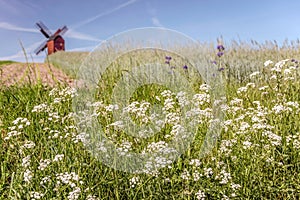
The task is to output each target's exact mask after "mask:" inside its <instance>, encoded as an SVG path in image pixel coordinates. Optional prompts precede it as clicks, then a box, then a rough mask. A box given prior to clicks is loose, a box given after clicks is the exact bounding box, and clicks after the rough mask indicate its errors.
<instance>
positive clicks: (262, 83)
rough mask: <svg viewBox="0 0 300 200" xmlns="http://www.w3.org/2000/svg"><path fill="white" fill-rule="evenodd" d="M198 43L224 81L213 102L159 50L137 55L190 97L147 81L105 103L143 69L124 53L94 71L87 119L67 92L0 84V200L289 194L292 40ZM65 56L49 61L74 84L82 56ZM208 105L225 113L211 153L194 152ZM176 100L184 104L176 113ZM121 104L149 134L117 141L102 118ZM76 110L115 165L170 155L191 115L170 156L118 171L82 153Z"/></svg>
mask: <svg viewBox="0 0 300 200" xmlns="http://www.w3.org/2000/svg"><path fill="white" fill-rule="evenodd" d="M202 45H203V46H202V47H201V48H204V49H205V51H206V54H207V55H208V57H209V63H210V64H211V67H214V68H216V70H215V72H214V74H213V75H214V76H220V77H222V78H223V80H225V82H224V90H225V94H226V95H225V96H224V97H222V99H214V98H213V95H212V94H213V91H211V90H212V87H211V86H210V85H208V84H207V83H205V81H204V80H203V79H202V78H201V76H199V74H197V73H196V72H195V69H193V68H191V67H190V66H189V65H187V66H186V65H185V62H184V61H182V60H180V59H177V61H178V62H175V61H176V55H169V54H165V53H163V52H159V53H158V54H156V56H154V55H150V54H151V52H148V53H149V58H148V61H149V59H151V58H155V59H157V60H158V61H159V62H161V65H164V66H165V67H166V69H168V70H170V76H171V74H172V71H173V70H175V71H177V72H178V73H180V74H182V76H184V77H186V78H187V79H189V80H190V81H191V82H192V86H193V87H194V88H195V94H193V95H192V96H188V95H187V94H185V93H181V92H176V93H174V92H173V91H170V90H168V88H165V87H163V86H158V85H155V84H153V85H146V86H143V87H140V88H138V90H137V91H136V92H135V93H134V94H132V96H131V97H130V104H129V105H127V106H126V107H121V106H120V105H116V104H113V102H112V101H111V99H110V98H111V94H112V90H113V89H114V86H115V83H116V82H117V80H118V79H120V78H122V75H123V74H124V71H126V70H130V68H128V67H129V66H131V64H132V63H134V65H136V64H137V63H139V64H143V62H147V59H146V58H145V57H143V59H142V58H140V57H139V56H136V58H135V59H133V58H131V57H126V55H125V57H121V58H119V59H118V61H117V62H114V63H111V66H110V68H108V70H107V71H105V72H104V73H103V74H102V79H101V80H100V81H99V83H98V91H97V93H95V101H94V102H90V103H89V104H88V105H86V106H87V107H88V108H89V109H90V110H92V113H90V112H87V113H76V112H74V110H73V106H72V105H73V104H72V103H73V102H72V101H73V100H74V98H76V96H77V95H78V92H79V91H78V89H75V88H71V87H68V86H62V85H60V86H57V87H55V88H52V87H49V86H43V85H40V84H38V85H22V86H11V87H7V88H3V87H0V135H1V139H0V163H1V169H0V170H1V171H0V199H70V200H71V199H72V200H73V199H88V200H92V199H201V200H202V199H224V200H225V199H299V198H300V115H299V112H300V107H299V103H300V79H299V78H300V70H299V63H298V60H300V57H299V55H300V52H299V51H300V42H299V41H298V42H292V43H288V42H286V43H285V44H284V45H283V46H282V47H279V46H278V45H277V44H276V43H275V42H267V43H265V44H258V43H256V42H252V43H243V42H232V43H231V44H223V45H224V47H225V49H224V48H221V47H220V46H218V49H216V45H215V44H202ZM188 50H189V51H191V54H192V53H193V52H194V51H193V49H188ZM220 52H222V53H220ZM152 53H153V52H152ZM221 54H222V55H221ZM70 56H72V54H63V53H61V54H56V55H55V56H53V57H52V58H50V60H52V62H56V65H60V66H59V67H60V68H61V69H63V70H65V72H66V73H67V74H69V75H70V76H72V77H75V78H76V73H77V72H78V67H79V65H78V63H79V61H78V60H82V58H83V57H84V56H83V57H80V56H75V57H76V58H73V57H70ZM157 56H159V57H157ZM168 56H170V57H171V58H168ZM74 60H75V61H74ZM124 63H127V64H126V65H124ZM128 63H129V64H128ZM154 104H159V105H161V110H162V111H163V112H162V113H163V114H164V118H162V119H161V118H159V117H158V116H156V115H154V114H153V113H151V106H153V105H154ZM214 104H220V109H221V111H222V113H223V114H224V115H223V116H224V118H223V119H222V122H221V127H222V129H221V134H220V136H219V137H218V138H217V142H216V145H215V146H214V148H213V149H212V150H211V151H210V152H209V153H208V154H207V155H205V156H199V155H201V151H202V149H201V145H202V143H203V140H204V138H205V134H206V133H207V131H208V129H209V127H210V124H211V123H212V122H213V121H214V120H215V119H214V113H213V109H212V105H214ZM186 105H187V106H191V107H192V108H193V109H191V110H189V112H188V114H189V115H186V116H181V111H180V110H181V108H182V107H184V106H186ZM121 108H122V110H121V111H120V113H123V114H124V116H127V117H129V118H131V119H132V120H133V121H134V122H135V123H137V124H140V125H147V124H149V123H150V122H153V123H155V124H157V125H158V126H161V129H160V131H158V132H157V134H155V135H154V136H152V137H147V138H146V137H145V138H143V137H139V138H137V137H133V136H130V135H127V134H126V131H123V130H122V129H124V123H123V121H122V118H121V119H120V120H117V121H116V120H115V119H114V117H113V114H114V112H116V111H118V110H120V109H121ZM79 115H85V116H86V117H85V118H86V119H87V118H89V117H91V116H89V115H93V116H96V118H97V120H98V122H99V123H100V124H101V126H102V127H103V132H104V133H105V136H106V137H107V138H108V139H109V140H110V141H113V143H114V144H115V146H116V149H117V154H118V156H120V157H121V158H122V156H123V157H124V159H125V158H126V155H129V154H130V152H138V153H141V154H142V153H145V152H147V153H150V154H153V155H156V154H157V155H160V156H161V155H164V152H166V151H167V152H170V151H171V152H172V151H173V150H174V149H172V148H171V147H170V146H169V145H168V143H169V142H170V141H171V140H172V139H173V138H176V137H179V136H180V137H183V136H185V135H186V134H188V133H186V132H185V130H184V127H183V126H182V124H180V122H181V121H182V120H183V119H186V118H188V116H194V118H193V120H191V121H192V122H193V123H197V129H196V130H195V133H193V140H192V144H190V147H189V148H188V150H187V151H185V152H184V153H183V154H182V155H181V156H180V157H179V159H177V160H175V161H173V160H172V159H168V158H165V159H164V158H163V157H157V158H158V159H155V160H152V161H151V163H150V167H149V168H147V169H149V170H147V169H146V170H144V171H139V172H137V173H129V172H124V171H118V170H115V169H113V168H111V167H110V166H106V165H105V164H103V162H101V160H99V159H96V158H95V157H94V156H93V155H91V153H90V152H89V151H87V148H86V147H85V145H87V143H88V142H87V141H88V138H89V137H88V134H87V132H82V131H80V130H81V129H79V128H78V126H79V124H81V121H78V119H82V118H79ZM142 127H143V126H142ZM97 150H98V151H102V152H101V153H102V154H103V155H105V154H106V152H107V151H108V150H107V149H106V148H105V147H99V148H98V149H97Z"/></svg>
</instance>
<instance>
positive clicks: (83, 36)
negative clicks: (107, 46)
mask: <svg viewBox="0 0 300 200" xmlns="http://www.w3.org/2000/svg"><path fill="white" fill-rule="evenodd" d="M66 37H68V38H73V39H79V40H87V41H94V42H101V41H102V40H100V39H98V38H96V37H93V36H90V35H87V34H84V33H80V32H77V31H74V30H72V29H71V30H69V31H68V32H67V33H66Z"/></svg>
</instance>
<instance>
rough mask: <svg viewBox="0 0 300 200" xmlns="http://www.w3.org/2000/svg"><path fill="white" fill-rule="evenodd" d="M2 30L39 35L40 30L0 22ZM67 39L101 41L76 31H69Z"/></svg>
mask: <svg viewBox="0 0 300 200" xmlns="http://www.w3.org/2000/svg"><path fill="white" fill-rule="evenodd" d="M0 29H5V30H10V31H21V32H29V33H39V30H38V29H34V28H24V27H20V26H16V25H14V24H10V23H7V22H0ZM52 32H55V31H54V30H52ZM66 37H67V38H73V39H79V40H87V41H96V42H100V41H101V40H100V39H98V38H96V37H93V36H91V35H87V34H84V33H80V32H78V31H74V30H69V31H68V32H67V33H66Z"/></svg>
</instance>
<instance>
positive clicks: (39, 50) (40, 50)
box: [34, 40, 47, 55]
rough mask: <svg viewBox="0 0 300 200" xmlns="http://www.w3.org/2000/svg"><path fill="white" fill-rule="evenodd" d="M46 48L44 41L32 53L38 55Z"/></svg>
mask: <svg viewBox="0 0 300 200" xmlns="http://www.w3.org/2000/svg"><path fill="white" fill-rule="evenodd" d="M46 48H47V40H45V41H44V42H43V43H42V44H41V45H40V46H39V47H38V48H36V49H35V50H34V53H35V54H36V55H38V54H39V53H41V52H42V51H44V50H45V49H46Z"/></svg>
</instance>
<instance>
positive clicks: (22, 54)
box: [0, 40, 42, 61]
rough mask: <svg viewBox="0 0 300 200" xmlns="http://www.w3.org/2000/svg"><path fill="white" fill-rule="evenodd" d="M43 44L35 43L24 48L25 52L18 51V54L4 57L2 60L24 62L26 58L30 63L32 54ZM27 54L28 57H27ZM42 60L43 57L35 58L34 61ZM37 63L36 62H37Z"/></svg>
mask: <svg viewBox="0 0 300 200" xmlns="http://www.w3.org/2000/svg"><path fill="white" fill-rule="evenodd" d="M41 42H42V40H41V41H39V42H35V43H33V44H32V45H30V46H28V47H26V48H24V51H23V50H20V51H18V52H17V53H15V54H13V55H10V56H4V57H0V60H17V61H24V60H26V56H27V59H28V61H31V58H32V57H31V56H32V52H33V51H34V50H35V49H36V47H37V46H38V45H39V44H40V43H41ZM25 53H26V56H25ZM40 58H42V56H34V59H40ZM35 61H36V60H35Z"/></svg>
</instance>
